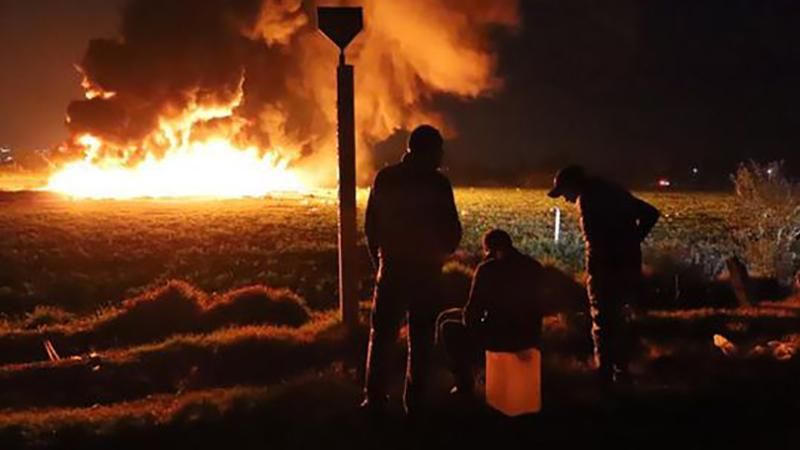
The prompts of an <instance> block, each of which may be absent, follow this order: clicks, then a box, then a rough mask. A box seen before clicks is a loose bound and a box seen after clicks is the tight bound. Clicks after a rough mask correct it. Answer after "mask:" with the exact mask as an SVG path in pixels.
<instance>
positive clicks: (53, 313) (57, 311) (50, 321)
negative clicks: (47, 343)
mask: <svg viewBox="0 0 800 450" xmlns="http://www.w3.org/2000/svg"><path fill="white" fill-rule="evenodd" d="M74 318H75V315H74V314H72V313H69V312H67V311H64V310H63V309H61V308H58V307H56V306H47V305H39V306H37V307H36V308H35V309H34V310H33V312H30V313H28V314H26V315H25V320H24V321H23V327H24V328H27V329H36V328H39V327H42V326H48V325H59V324H63V323H67V322H69V321H71V320H73V319H74Z"/></svg>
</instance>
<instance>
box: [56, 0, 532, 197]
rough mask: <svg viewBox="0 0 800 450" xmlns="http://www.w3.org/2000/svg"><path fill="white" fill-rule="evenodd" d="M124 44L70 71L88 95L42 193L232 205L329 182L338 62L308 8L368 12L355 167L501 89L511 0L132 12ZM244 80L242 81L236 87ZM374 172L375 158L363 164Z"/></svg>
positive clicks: (159, 5)
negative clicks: (460, 103) (450, 104)
mask: <svg viewBox="0 0 800 450" xmlns="http://www.w3.org/2000/svg"><path fill="white" fill-rule="evenodd" d="M124 3H125V6H124V7H123V8H122V9H121V23H122V24H123V26H122V27H121V28H120V30H119V33H118V35H115V36H112V37H108V38H102V39H93V40H92V41H91V42H90V43H89V46H88V48H87V51H86V53H85V55H84V57H83V58H82V60H81V61H79V62H78V63H77V64H76V69H77V70H78V72H79V73H80V74H81V75H82V77H83V82H82V83H81V84H82V86H83V88H84V98H81V99H76V100H75V101H73V102H71V103H70V104H69V106H68V107H67V129H68V131H69V136H70V137H69V138H68V140H67V142H65V143H63V144H62V145H60V146H59V147H58V149H57V151H56V152H54V154H53V157H52V158H50V162H51V163H53V164H57V165H58V166H57V167H58V168H57V171H56V172H55V173H54V174H53V175H52V177H51V179H50V180H49V183H48V185H47V188H48V189H50V190H53V191H58V192H62V193H65V194H68V195H71V196H74V197H84V198H133V197H184V196H212V197H241V196H262V195H264V194H268V193H270V192H274V191H298V190H305V189H307V188H309V187H314V188H317V187H330V186H332V185H334V184H335V183H336V167H337V165H336V163H335V158H336V154H335V152H334V151H333V150H334V149H335V148H336V145H335V142H336V135H337V134H336V133H337V128H336V117H337V115H336V108H335V106H336V77H335V76H334V72H333V68H334V67H335V66H336V63H337V52H336V51H335V49H333V48H332V46H331V45H330V44H329V43H328V42H327V41H326V40H325V38H324V37H322V36H321V35H320V33H319V32H318V30H317V27H316V25H315V24H314V20H313V18H312V15H313V10H314V6H317V5H318V4H325V5H330V6H334V5H350V4H353V3H358V4H360V5H362V6H363V7H364V20H365V24H366V25H365V27H366V28H365V31H364V32H363V33H362V34H361V35H360V36H359V37H358V39H356V40H355V41H354V42H353V44H352V45H351V46H350V48H349V49H348V60H349V61H351V62H352V63H353V64H354V65H355V66H356V68H357V69H356V73H357V75H356V86H355V90H356V92H357V95H356V131H357V133H358V134H357V152H356V154H357V158H358V160H357V164H358V174H359V176H360V182H361V183H363V184H366V183H367V182H369V180H370V178H371V175H372V174H373V173H374V172H373V171H374V169H375V168H376V167H380V166H381V165H382V164H384V163H386V162H388V161H385V160H381V159H380V158H381V156H379V155H377V152H372V151H370V150H371V149H372V148H373V147H374V146H375V145H376V144H378V143H380V142H384V141H385V140H386V139H387V138H389V137H391V136H393V135H395V133H397V132H398V131H400V130H410V129H413V128H414V127H415V126H417V125H419V124H421V123H430V124H432V125H436V126H439V127H440V128H442V129H443V130H444V131H445V133H446V134H449V135H452V134H453V133H454V132H455V131H456V130H455V129H454V127H451V126H449V125H450V124H449V123H448V120H447V119H446V117H444V116H443V115H442V114H441V113H440V112H439V111H437V110H436V102H435V101H434V99H436V98H439V97H440V96H451V97H455V98H459V99H464V100H472V99H476V98H480V97H485V96H487V95H491V94H493V93H495V92H497V91H498V90H499V89H500V88H501V87H502V84H503V83H502V79H501V77H500V74H499V73H498V58H497V54H496V52H495V51H494V49H495V46H494V40H495V36H498V35H499V34H498V33H497V32H500V31H503V30H506V31H513V30H515V29H517V28H518V27H519V26H520V17H519V7H520V3H521V2H520V0H392V1H388V0H362V1H359V2H353V1H351V0H326V1H324V2H323V1H320V0H311V1H302V0H253V1H250V0H248V1H244V2H242V1H213V2H212V1H197V0H170V1H169V2H159V1H156V0H128V1H126V2H124ZM245 76H246V78H247V80H245ZM374 157H376V159H374V160H373V158H374Z"/></svg>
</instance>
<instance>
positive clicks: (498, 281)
mask: <svg viewBox="0 0 800 450" xmlns="http://www.w3.org/2000/svg"><path fill="white" fill-rule="evenodd" d="M543 271H544V269H543V268H542V265H541V264H539V262H538V261H536V260H535V259H533V258H531V257H529V256H527V255H524V254H522V253H520V252H518V251H516V250H513V252H512V253H511V254H510V255H508V256H506V257H505V258H502V259H495V258H489V259H488V260H486V261H484V262H483V263H482V264H481V265H480V266H478V269H477V270H476V271H475V276H474V278H473V281H472V290H471V292H470V298H469V303H468V304H467V307H466V309H465V311H464V319H465V322H466V324H467V327H468V328H469V329H470V330H473V331H474V332H475V333H476V334H477V338H478V340H479V341H481V344H482V346H483V347H484V348H486V349H487V350H494V351H505V352H516V351H520V350H524V349H527V348H531V347H537V348H541V337H542V305H543V300H544V299H543V298H542V292H543V289H542V275H543Z"/></svg>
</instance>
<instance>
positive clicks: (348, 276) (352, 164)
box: [337, 52, 358, 327]
mask: <svg viewBox="0 0 800 450" xmlns="http://www.w3.org/2000/svg"><path fill="white" fill-rule="evenodd" d="M337 75H338V76H337V78H338V109H339V111H338V113H339V124H338V135H339V310H340V313H341V316H342V322H344V323H345V324H346V325H347V326H349V327H354V326H355V325H357V324H358V280H357V278H356V260H355V255H356V238H357V233H356V120H355V98H354V92H355V87H354V73H353V66H351V65H348V64H346V62H345V58H344V52H342V54H341V55H340V57H339V67H338V70H337Z"/></svg>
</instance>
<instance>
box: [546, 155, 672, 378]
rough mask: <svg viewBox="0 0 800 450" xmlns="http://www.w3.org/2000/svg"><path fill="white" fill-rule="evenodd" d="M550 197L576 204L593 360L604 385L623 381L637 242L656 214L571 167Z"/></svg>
mask: <svg viewBox="0 0 800 450" xmlns="http://www.w3.org/2000/svg"><path fill="white" fill-rule="evenodd" d="M548 195H549V196H550V197H551V198H559V197H564V199H566V200H567V201H568V202H570V203H577V205H578V210H579V212H580V222H581V229H582V230H583V236H584V240H585V242H586V271H587V273H588V275H589V276H588V279H587V292H588V296H589V307H590V311H591V316H592V338H593V340H594V357H595V363H596V365H597V368H598V374H599V376H600V381H601V382H602V383H603V384H604V385H605V386H608V385H611V384H612V383H614V382H620V381H622V382H626V381H629V378H630V376H629V374H628V363H629V359H630V352H631V346H632V341H631V336H630V335H629V330H628V324H627V318H626V313H625V310H626V308H627V307H628V306H630V305H635V304H636V300H637V297H638V295H639V289H640V286H641V275H642V251H641V243H642V241H643V240H644V239H645V238H646V237H647V235H648V234H650V231H651V230H652V229H653V227H654V226H655V224H656V223H657V222H658V219H659V217H660V215H661V214H660V213H659V211H658V210H657V209H656V208H655V207H653V206H652V205H650V204H649V203H647V202H645V201H643V200H640V199H638V198H636V197H634V196H633V195H631V193H630V192H628V191H627V190H625V189H623V188H622V187H619V186H617V185H615V184H613V183H611V182H608V181H606V180H603V179H600V178H593V177H589V176H587V175H586V173H585V172H584V170H583V168H582V167H581V166H577V165H572V166H569V167H566V168H564V169H562V170H561V171H559V172H558V174H557V175H556V177H555V180H554V186H553V189H552V190H551V191H550V192H549V193H548Z"/></svg>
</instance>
